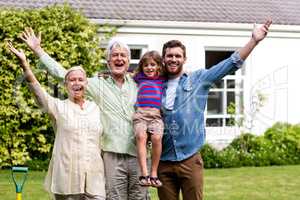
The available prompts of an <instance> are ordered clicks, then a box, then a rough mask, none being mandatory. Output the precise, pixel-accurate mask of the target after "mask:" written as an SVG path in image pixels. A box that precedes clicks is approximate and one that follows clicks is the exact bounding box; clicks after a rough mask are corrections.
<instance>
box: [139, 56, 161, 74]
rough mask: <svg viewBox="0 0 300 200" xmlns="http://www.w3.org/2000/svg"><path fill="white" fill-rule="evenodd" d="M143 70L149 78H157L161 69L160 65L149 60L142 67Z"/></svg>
mask: <svg viewBox="0 0 300 200" xmlns="http://www.w3.org/2000/svg"><path fill="white" fill-rule="evenodd" d="M142 70H143V72H144V74H145V75H146V76H147V77H150V78H151V77H155V76H158V75H159V72H160V67H159V66H158V64H157V63H156V62H155V61H154V60H153V59H152V58H149V59H148V60H147V61H146V62H145V63H144V64H143V66H142Z"/></svg>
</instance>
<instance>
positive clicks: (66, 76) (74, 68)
mask: <svg viewBox="0 0 300 200" xmlns="http://www.w3.org/2000/svg"><path fill="white" fill-rule="evenodd" d="M72 71H81V72H82V73H83V74H84V76H85V77H86V72H85V70H84V69H83V68H82V67H81V66H74V67H71V68H70V69H68V70H67V72H66V74H65V82H67V79H68V76H69V74H70V73H71V72H72Z"/></svg>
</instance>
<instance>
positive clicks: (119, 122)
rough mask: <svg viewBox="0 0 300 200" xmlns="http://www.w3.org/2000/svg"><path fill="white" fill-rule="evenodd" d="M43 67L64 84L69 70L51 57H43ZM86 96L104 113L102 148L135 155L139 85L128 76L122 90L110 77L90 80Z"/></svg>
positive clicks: (102, 120) (44, 55) (41, 58)
mask: <svg viewBox="0 0 300 200" xmlns="http://www.w3.org/2000/svg"><path fill="white" fill-rule="evenodd" d="M40 61H41V62H42V64H43V65H42V66H43V67H44V68H45V69H46V70H47V71H48V72H49V73H50V74H51V75H52V76H53V77H55V78H56V79H58V80H61V81H63V80H64V77H65V74H66V69H64V68H63V67H62V66H61V65H60V64H59V63H58V62H56V61H55V60H54V59H53V58H51V57H50V56H49V55H48V54H46V53H45V54H43V55H42V56H41V57H40ZM87 95H88V96H89V97H91V98H92V100H94V101H95V103H96V104H97V105H98V106H99V108H100V111H101V122H102V125H103V136H102V137H103V138H102V140H101V141H102V142H101V143H102V149H103V151H109V152H114V153H122V154H129V155H133V156H136V147H135V143H134V141H135V138H134V134H133V126H132V115H133V113H134V104H135V102H136V96H137V86H136V83H135V82H134V80H133V79H132V77H131V76H130V75H129V74H126V76H125V82H124V84H123V85H122V88H120V87H118V86H117V85H116V83H115V81H114V80H113V79H112V78H111V77H108V78H104V77H97V76H95V77H92V78H88V86H87Z"/></svg>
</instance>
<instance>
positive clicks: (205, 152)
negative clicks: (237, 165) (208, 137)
mask: <svg viewBox="0 0 300 200" xmlns="http://www.w3.org/2000/svg"><path fill="white" fill-rule="evenodd" d="M200 153H201V156H202V159H203V162H204V167H205V168H218V167H220V166H219V164H218V162H217V161H218V152H217V150H216V149H214V148H213V147H211V146H210V145H208V144H204V145H203V146H202V148H201V150H200Z"/></svg>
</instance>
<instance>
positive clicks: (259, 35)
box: [252, 19, 272, 43]
mask: <svg viewBox="0 0 300 200" xmlns="http://www.w3.org/2000/svg"><path fill="white" fill-rule="evenodd" d="M271 24H272V20H271V19H268V20H267V21H266V22H265V23H264V24H262V25H261V26H259V27H256V24H254V28H253V31H252V39H253V40H254V41H255V42H256V43H259V42H260V41H261V40H263V39H264V38H265V37H266V36H267V34H268V30H269V27H270V25H271Z"/></svg>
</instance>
